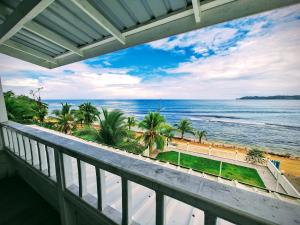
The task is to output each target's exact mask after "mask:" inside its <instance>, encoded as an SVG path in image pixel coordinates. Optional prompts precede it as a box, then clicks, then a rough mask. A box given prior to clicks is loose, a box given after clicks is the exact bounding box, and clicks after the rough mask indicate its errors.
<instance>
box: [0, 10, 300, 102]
mask: <svg viewBox="0 0 300 225" xmlns="http://www.w3.org/2000/svg"><path fill="white" fill-rule="evenodd" d="M0 68H1V70H0V75H1V77H2V84H3V89H4V91H8V90H12V91H14V92H15V93H16V94H26V95H28V94H29V91H30V90H32V89H37V88H38V87H43V90H42V92H41V96H42V98H44V99H156V98H157V99H235V98H237V97H241V96H247V95H277V94H283V95H293V94H300V4H299V5H294V6H291V7H287V8H282V9H277V10H273V11H269V12H266V13H262V14H257V15H254V16H251V17H246V18H242V19H238V20H234V21H230V22H226V23H222V24H217V25H214V26H211V27H207V28H203V29H199V30H196V31H192V32H188V33H184V34H180V35H176V36H172V37H169V38H165V39H162V40H158V41H154V42H151V43H147V44H143V45H139V46H136V47H131V48H128V49H125V50H121V51H117V52H114V53H111V54H106V55H103V56H99V57H95V58H92V59H88V60H85V61H81V62H77V63H73V64H69V65H66V66H63V67H59V68H56V69H52V70H49V69H46V68H42V67H39V66H36V65H33V64H30V63H27V62H24V61H21V60H18V59H14V58H12V57H9V56H6V55H3V54H0Z"/></svg>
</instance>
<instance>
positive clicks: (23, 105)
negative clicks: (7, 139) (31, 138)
mask: <svg viewBox="0 0 300 225" xmlns="http://www.w3.org/2000/svg"><path fill="white" fill-rule="evenodd" d="M4 99H5V105H6V110H7V115H8V119H9V120H12V121H15V122H18V123H24V124H32V123H37V122H43V121H44V118H45V116H46V115H47V113H48V105H47V104H45V103H42V102H41V101H37V100H35V99H32V98H30V97H28V96H25V95H15V94H14V93H13V92H12V91H8V92H5V93H4Z"/></svg>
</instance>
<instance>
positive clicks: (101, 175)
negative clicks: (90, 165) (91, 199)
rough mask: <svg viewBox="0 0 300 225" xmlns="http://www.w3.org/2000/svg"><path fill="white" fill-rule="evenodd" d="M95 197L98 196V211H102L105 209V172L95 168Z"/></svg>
mask: <svg viewBox="0 0 300 225" xmlns="http://www.w3.org/2000/svg"><path fill="white" fill-rule="evenodd" d="M95 169H96V179H97V196H98V210H100V211H102V210H103V209H104V208H105V204H106V203H105V172H104V171H103V170H101V169H99V168H97V167H95Z"/></svg>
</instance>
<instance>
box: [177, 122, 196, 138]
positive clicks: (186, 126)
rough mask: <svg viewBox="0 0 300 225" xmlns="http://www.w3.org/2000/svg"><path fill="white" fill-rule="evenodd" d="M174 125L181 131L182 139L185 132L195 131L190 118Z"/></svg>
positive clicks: (191, 132)
mask: <svg viewBox="0 0 300 225" xmlns="http://www.w3.org/2000/svg"><path fill="white" fill-rule="evenodd" d="M174 126H175V127H176V128H177V130H178V131H179V132H180V134H181V139H183V136H184V134H185V133H190V134H193V133H194V132H193V130H194V129H193V127H192V123H191V122H190V121H189V120H188V119H182V120H180V122H179V123H178V124H175V125H174Z"/></svg>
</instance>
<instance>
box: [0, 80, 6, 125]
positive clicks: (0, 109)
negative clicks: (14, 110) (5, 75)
mask: <svg viewBox="0 0 300 225" xmlns="http://www.w3.org/2000/svg"><path fill="white" fill-rule="evenodd" d="M6 121H8V118H7V112H6V106H5V101H4V95H3V88H2V83H1V77H0V122H6Z"/></svg>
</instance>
